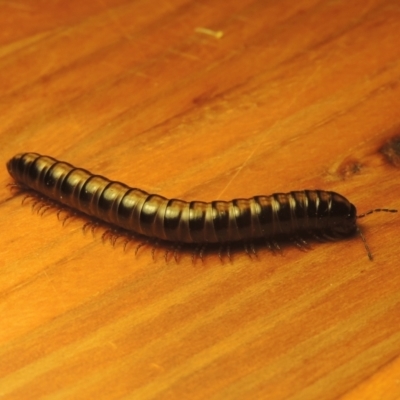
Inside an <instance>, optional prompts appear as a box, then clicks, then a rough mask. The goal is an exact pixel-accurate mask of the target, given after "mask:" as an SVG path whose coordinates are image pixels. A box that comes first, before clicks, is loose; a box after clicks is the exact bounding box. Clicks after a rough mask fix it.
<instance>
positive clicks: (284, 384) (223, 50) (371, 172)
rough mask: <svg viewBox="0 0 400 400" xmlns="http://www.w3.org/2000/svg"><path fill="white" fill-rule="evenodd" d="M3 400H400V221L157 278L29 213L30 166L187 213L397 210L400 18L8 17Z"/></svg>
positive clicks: (2, 127) (185, 258)
mask: <svg viewBox="0 0 400 400" xmlns="http://www.w3.org/2000/svg"><path fill="white" fill-rule="evenodd" d="M0 27H1V29H0V115H1V118H0V156H1V160H2V163H3V168H2V172H1V174H0V180H1V182H0V186H1V189H0V198H1V203H0V212H1V219H0V229H1V246H0V247H1V249H0V251H1V254H0V274H1V275H0V276H1V279H0V315H1V318H0V397H1V398H2V399H107V400H110V399H261V398H262V399H269V400H270V399H271V400H275V399H307V400H308V399H337V398H342V399H343V400H358V399H368V400H370V399H371V400H372V399H385V400H387V399H389V400H391V399H399V398H400V384H399V376H400V361H399V358H398V357H399V354H400V329H399V328H400V272H399V248H400V235H399V226H400V217H399V216H398V215H396V214H387V213H380V214H378V213H377V214H374V215H370V216H368V218H365V219H362V220H360V226H361V227H362V230H363V232H364V234H365V236H366V238H367V241H368V243H369V246H370V247H371V251H372V253H373V255H374V261H373V262H370V261H369V260H368V257H367V253H366V251H365V248H364V246H363V243H362V241H361V240H360V238H359V237H354V238H351V239H349V240H343V241H339V242H328V243H322V244H313V250H311V251H308V252H301V251H299V250H298V249H296V248H295V247H294V246H288V247H285V248H284V250H283V254H275V255H274V254H271V253H270V252H269V251H268V250H267V249H262V248H261V249H259V250H258V257H257V258H255V257H253V258H249V257H248V256H247V255H246V254H245V253H244V252H236V253H235V254H234V255H233V260H232V261H229V260H228V259H227V258H226V257H225V258H224V262H221V261H220V260H219V258H218V254H215V253H207V254H206V257H205V260H204V262H201V261H200V260H196V262H192V260H191V256H190V254H186V253H180V254H179V258H180V260H179V263H176V262H175V261H174V260H173V259H170V260H169V261H168V262H166V260H165V258H164V255H165V248H164V247H162V246H161V247H160V248H156V251H155V252H154V260H153V257H152V246H153V245H151V244H150V245H148V246H144V247H142V248H140V250H139V251H138V253H137V255H135V249H136V247H137V243H135V242H133V243H132V242H131V243H129V244H128V246H127V249H126V251H124V249H123V245H122V243H121V241H119V242H117V244H116V246H115V247H114V248H113V246H112V245H111V244H110V243H108V242H106V243H103V242H102V240H101V234H102V233H101V231H98V232H95V234H94V237H93V235H92V234H91V233H90V232H87V233H86V234H84V232H83V231H82V226H83V224H84V222H83V221H82V220H81V219H79V218H78V219H77V218H70V219H68V220H67V221H66V222H65V224H64V225H63V224H62V223H61V221H59V220H58V219H57V217H56V212H55V211H49V212H47V213H45V215H43V216H40V215H37V214H38V213H37V212H35V211H33V212H32V203H30V202H29V201H27V202H26V203H25V204H24V205H21V197H13V196H12V194H11V192H10V190H9V188H7V184H8V183H11V182H12V180H11V178H10V177H9V175H8V173H7V170H6V168H5V163H6V162H7V160H8V159H10V158H11V157H12V156H14V155H15V154H17V153H20V152H28V151H34V152H38V153H41V154H47V155H51V156H53V157H56V158H58V159H62V160H65V161H68V162H70V163H72V164H74V165H76V166H80V167H83V168H86V169H89V170H90V171H92V172H94V173H99V174H102V175H105V176H107V177H109V178H110V179H114V180H119V181H122V182H125V183H127V184H129V185H130V186H134V187H139V188H142V189H144V190H146V191H149V192H155V193H159V194H162V195H164V196H166V197H178V198H183V199H185V200H193V199H197V200H204V201H210V200H214V199H225V200H229V199H231V198H237V197H251V196H254V195H259V194H270V193H273V192H287V191H290V190H301V189H307V188H308V189H316V188H319V189H324V190H333V191H337V192H339V193H342V194H343V195H344V196H346V197H347V198H349V199H350V200H351V201H352V202H353V203H354V204H355V205H356V206H357V208H358V211H359V212H360V213H361V212H365V211H367V210H369V209H371V208H377V207H387V208H400V185H399V176H400V175H399V174H400V171H399V166H400V162H399V153H400V136H399V135H400V85H399V82H400V50H399V49H400V35H399V32H400V3H399V1H398V0H368V1H365V0H349V1H348V0H338V1H328V0H327V1H321V0H299V1H293V0H282V1H266V0H240V1H237V0H217V1H215V0H212V1H211V0H199V1H190V0H169V1H159V2H155V1H150V0H98V1H88V2H85V1H81V0H79V1H78V0H71V1H68V2H66V1H64V2H61V1H57V0H54V1H43V0H20V1H17V0H16V1H6V0H4V1H0Z"/></svg>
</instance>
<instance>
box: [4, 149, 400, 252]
mask: <svg viewBox="0 0 400 400" xmlns="http://www.w3.org/2000/svg"><path fill="white" fill-rule="evenodd" d="M7 169H8V171H9V173H10V175H11V176H12V177H13V178H14V179H15V180H16V182H17V183H18V184H20V185H23V186H24V187H27V188H28V189H29V190H33V191H34V192H38V193H40V194H41V195H44V196H45V197H47V198H49V199H51V200H53V201H56V202H58V203H61V204H63V205H66V206H68V207H70V208H72V209H74V210H78V211H80V212H82V213H84V214H87V215H89V216H92V217H95V218H96V219H99V220H101V221H105V222H107V223H109V224H111V225H113V226H116V227H119V228H122V229H124V230H127V231H130V232H134V233H137V234H140V235H144V236H147V237H150V238H157V239H161V240H164V241H169V242H173V243H194V244H199V245H202V244H207V243H219V244H231V243H234V242H243V243H252V242H254V241H255V240H258V239H264V240H266V241H275V240H279V239H293V240H298V239H299V238H301V237H302V236H304V235H312V236H314V237H317V238H323V239H324V238H330V239H334V238H342V237H346V236H350V235H352V234H354V233H355V232H357V231H358V227H357V224H356V220H357V214H356V208H355V206H354V205H353V204H351V203H350V202H349V201H348V200H347V199H346V198H345V197H343V196H341V195H340V194H338V193H335V192H329V191H323V190H303V191H293V192H289V193H275V194H272V195H270V196H255V197H252V198H249V199H234V200H231V201H212V202H209V203H206V202H202V201H191V202H186V201H183V200H178V199H166V198H165V197H162V196H159V195H155V194H149V193H146V192H145V191H143V190H140V189H135V188H131V187H129V186H127V185H125V184H123V183H121V182H115V181H110V180H109V179H107V178H105V177H103V176H100V175H93V174H91V173H90V172H89V171H87V170H84V169H81V168H75V167H74V166H72V165H71V164H68V163H66V162H61V161H57V160H56V159H54V158H52V157H47V156H41V155H39V154H36V153H24V154H18V155H16V156H15V157H13V158H12V159H11V160H10V161H8V163H7ZM373 211H389V212H395V211H396V210H386V209H379V210H373ZM364 215H365V214H363V215H361V216H364ZM361 216H359V217H361ZM358 232H359V231H358ZM362 238H363V237H362ZM363 240H364V239H363ZM364 243H365V241H364ZM366 247H367V246H366ZM367 251H368V255H369V256H370V252H369V250H368V247H367ZM370 258H371V256H370Z"/></svg>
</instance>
